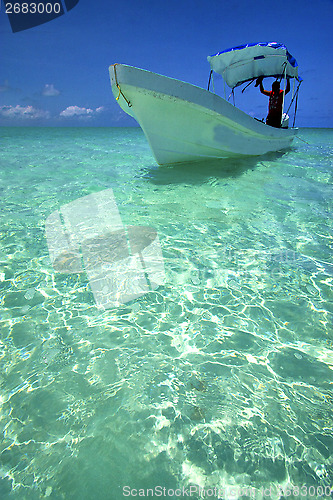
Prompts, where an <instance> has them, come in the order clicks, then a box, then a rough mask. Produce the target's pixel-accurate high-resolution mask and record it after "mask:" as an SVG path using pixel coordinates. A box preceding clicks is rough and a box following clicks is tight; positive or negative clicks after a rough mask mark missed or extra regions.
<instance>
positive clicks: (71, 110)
mask: <svg viewBox="0 0 333 500" xmlns="http://www.w3.org/2000/svg"><path fill="white" fill-rule="evenodd" d="M102 111H104V107H103V106H100V107H99V108H96V109H95V110H93V109H91V108H80V107H79V106H68V107H67V108H66V109H64V110H63V111H61V113H60V116H62V117H64V118H74V117H75V118H92V117H93V116H95V115H96V114H99V113H101V112H102Z"/></svg>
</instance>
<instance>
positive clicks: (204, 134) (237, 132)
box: [109, 42, 301, 165]
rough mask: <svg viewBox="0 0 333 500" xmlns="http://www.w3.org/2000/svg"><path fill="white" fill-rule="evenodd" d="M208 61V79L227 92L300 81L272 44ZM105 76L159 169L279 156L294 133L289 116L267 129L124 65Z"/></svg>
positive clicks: (197, 92) (189, 88) (207, 95)
mask: <svg viewBox="0 0 333 500" xmlns="http://www.w3.org/2000/svg"><path fill="white" fill-rule="evenodd" d="M208 61H209V63H210V65H211V74H212V72H213V71H216V72H218V73H220V74H221V75H222V76H223V78H224V80H225V82H226V83H227V85H228V86H229V87H231V88H232V92H233V91H234V88H235V87H237V86H238V85H241V84H242V83H245V82H249V81H250V82H252V81H254V80H255V79H256V78H258V77H259V76H264V77H276V78H278V77H281V78H282V77H283V76H284V77H285V78H287V77H288V78H292V77H293V78H295V79H296V80H298V82H300V81H301V79H300V78H299V77H298V66H297V62H296V61H295V59H294V58H293V57H292V56H291V55H290V54H289V52H288V51H287V49H286V47H285V46H284V45H282V44H278V43H275V42H272V43H262V44H249V45H245V46H241V47H234V48H233V49H228V50H227V51H224V52H221V53H218V54H215V55H214V56H209V57H208ZM109 72H110V79H111V86H112V91H113V94H114V96H115V98H116V99H117V102H118V103H119V105H120V106H121V108H122V109H123V110H124V111H125V112H126V113H128V114H129V115H130V116H132V117H133V118H135V120H136V121H137V122H138V123H139V125H140V126H141V128H142V130H143V132H144V133H145V136H146V138H147V140H148V142H149V144H150V147H151V149H152V152H153V154H154V156H155V158H156V161H157V162H158V163H159V164H161V165H163V164H173V163H184V162H190V161H197V160H203V159H206V158H207V159H213V158H228V157H237V156H248V155H254V156H255V155H262V154H265V153H268V152H272V151H280V150H283V149H285V148H288V147H289V146H290V145H291V142H292V140H293V138H294V136H295V133H296V130H297V129H295V128H288V117H286V118H285V120H284V121H283V122H282V125H281V128H274V127H271V126H269V125H266V124H265V123H263V122H262V121H259V120H257V119H256V118H253V117H252V116H250V115H248V114H246V113H245V112H244V111H242V110H240V109H238V108H237V107H235V106H234V105H233V104H231V103H230V102H228V101H227V100H226V99H224V98H222V97H220V96H218V95H217V94H215V93H213V92H211V91H209V90H205V89H203V88H200V87H197V86H195V85H191V84H190V83H185V82H182V81H180V80H176V79H173V78H169V77H166V76H162V75H159V74H156V73H152V72H150V71H146V70H143V69H139V68H135V67H133V66H128V65H124V64H113V65H112V66H110V68H109ZM298 87H299V86H298ZM297 91H298V88H297ZM296 94H297V92H296ZM296 94H295V95H296ZM294 97H295V96H293V98H294Z"/></svg>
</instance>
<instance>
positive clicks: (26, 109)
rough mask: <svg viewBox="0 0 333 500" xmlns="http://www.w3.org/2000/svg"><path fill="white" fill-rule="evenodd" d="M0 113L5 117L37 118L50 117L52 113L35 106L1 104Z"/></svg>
mask: <svg viewBox="0 0 333 500" xmlns="http://www.w3.org/2000/svg"><path fill="white" fill-rule="evenodd" d="M0 115H1V116H3V117H4V118H19V119H28V120H36V119H38V118H49V117H50V113H49V112H48V111H44V110H42V109H36V108H34V107H33V106H20V105H19V104H17V106H1V107H0Z"/></svg>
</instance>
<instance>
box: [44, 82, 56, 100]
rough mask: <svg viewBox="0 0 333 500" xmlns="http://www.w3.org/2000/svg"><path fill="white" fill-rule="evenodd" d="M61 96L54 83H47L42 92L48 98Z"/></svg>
mask: <svg viewBox="0 0 333 500" xmlns="http://www.w3.org/2000/svg"><path fill="white" fill-rule="evenodd" d="M59 94H60V91H59V90H57V89H56V88H55V87H54V85H53V83H46V84H45V86H44V88H43V90H42V95H44V96H46V97H53V96H57V95H59Z"/></svg>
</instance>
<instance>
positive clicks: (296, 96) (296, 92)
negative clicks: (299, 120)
mask: <svg viewBox="0 0 333 500" xmlns="http://www.w3.org/2000/svg"><path fill="white" fill-rule="evenodd" d="M301 83H302V80H301V81H300V82H299V84H298V86H297V89H296V91H295V94H294V96H293V98H292V100H291V101H290V104H289V108H288V109H287V114H288V113H289V110H290V108H291V105H292V103H293V102H294V99H295V98H296V101H295V111H294V122H293V126H294V125H295V119H296V111H297V100H298V91H299V88H300V86H301Z"/></svg>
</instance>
